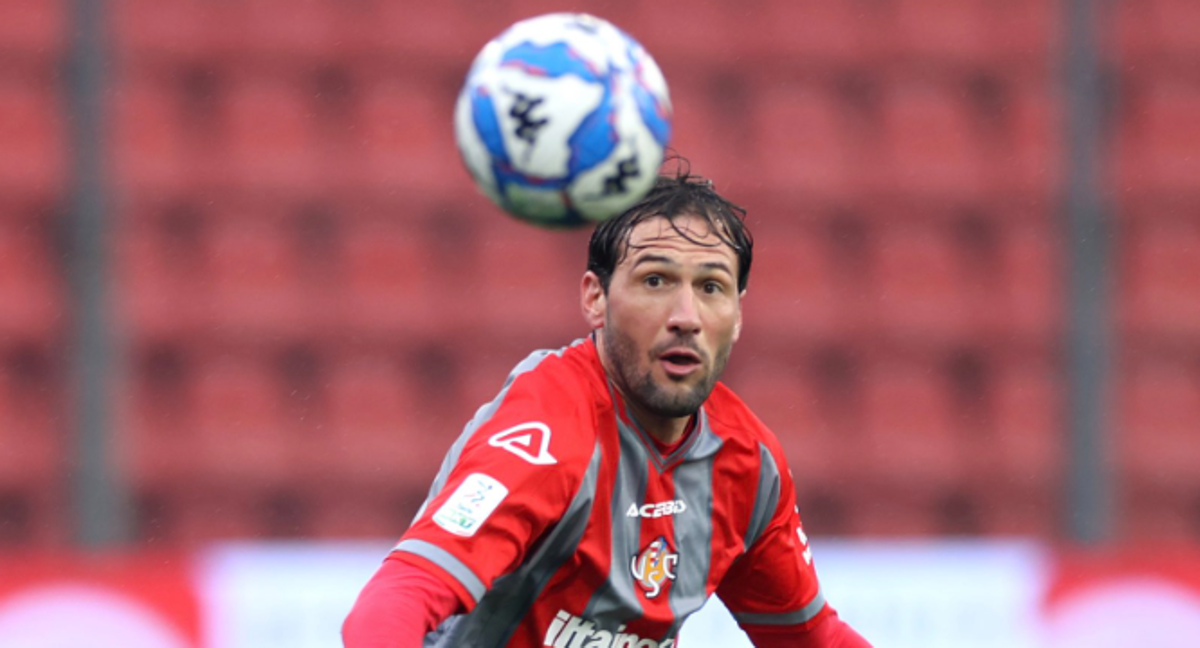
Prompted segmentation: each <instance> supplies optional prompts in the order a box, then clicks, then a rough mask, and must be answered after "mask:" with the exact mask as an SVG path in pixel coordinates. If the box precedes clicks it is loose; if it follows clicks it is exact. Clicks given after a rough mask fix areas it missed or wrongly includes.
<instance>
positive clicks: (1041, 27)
mask: <svg viewBox="0 0 1200 648" xmlns="http://www.w3.org/2000/svg"><path fill="white" fill-rule="evenodd" d="M891 4H892V7H891V11H892V12H891V15H890V16H889V18H890V19H891V20H890V21H889V23H890V24H889V27H890V29H888V30H887V32H886V34H885V35H884V36H883V39H884V40H885V42H886V45H885V46H884V48H885V51H886V52H887V55H888V57H889V60H892V61H898V62H901V63H911V64H920V65H935V66H936V65H951V66H969V67H993V68H996V67H1005V66H1017V67H1018V69H1024V70H1028V69H1034V70H1046V71H1048V69H1047V68H1048V63H1049V61H1050V60H1051V58H1052V56H1053V55H1054V44H1055V41H1056V40H1057V29H1058V20H1057V16H1056V13H1057V11H1058V10H1057V8H1056V7H1054V6H1053V5H1050V4H1047V3H1045V2H1040V1H1038V0H1019V1H1016V2H1004V3H996V2H991V1H989V0H898V1H896V2H893V3H891Z"/></svg>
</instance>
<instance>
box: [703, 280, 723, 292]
mask: <svg viewBox="0 0 1200 648" xmlns="http://www.w3.org/2000/svg"><path fill="white" fill-rule="evenodd" d="M704 292H705V294H708V295H717V294H720V293H722V292H725V286H722V285H721V282H719V281H706V282H704Z"/></svg>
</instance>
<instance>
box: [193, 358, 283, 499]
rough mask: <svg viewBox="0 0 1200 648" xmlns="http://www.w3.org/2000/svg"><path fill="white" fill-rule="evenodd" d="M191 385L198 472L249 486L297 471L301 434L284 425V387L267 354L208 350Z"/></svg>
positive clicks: (210, 477) (270, 482)
mask: <svg viewBox="0 0 1200 648" xmlns="http://www.w3.org/2000/svg"><path fill="white" fill-rule="evenodd" d="M194 388H195V396H194V401H193V403H194V410H193V412H192V420H193V421H194V423H195V426H196V428H195V432H196V443H195V445H194V446H193V447H194V449H195V454H194V455H193V456H192V457H191V461H192V462H193V465H194V466H195V467H196V468H197V469H198V471H199V472H200V473H201V474H202V475H204V476H205V477H206V478H208V479H213V480H219V481H226V480H229V482H230V483H240V484H245V485H247V486H250V485H269V484H280V483H286V482H287V480H289V479H291V478H293V477H294V476H295V475H296V474H297V459H299V457H300V455H301V445H302V443H303V438H302V436H301V435H299V434H298V433H297V430H295V429H292V428H289V427H288V421H287V417H286V413H285V410H284V405H285V398H284V397H285V393H284V392H285V390H284V387H283V384H282V383H281V381H280V376H279V375H278V373H277V372H276V370H275V367H274V366H272V364H271V363H269V362H267V359H266V358H263V357H256V356H255V355H254V354H252V353H249V352H247V351H245V350H241V351H236V352H234V351H231V352H228V353H213V354H211V355H210V357H206V358H202V359H201V361H200V362H198V363H197V366H196V381H195V387H194ZM234 480H236V481H234Z"/></svg>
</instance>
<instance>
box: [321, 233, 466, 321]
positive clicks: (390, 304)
mask: <svg viewBox="0 0 1200 648" xmlns="http://www.w3.org/2000/svg"><path fill="white" fill-rule="evenodd" d="M343 244H344V247H343V250H342V259H343V263H344V268H343V272H344V275H343V276H344V282H345V283H344V286H345V290H344V292H343V293H342V294H341V295H335V296H333V297H332V299H333V300H334V302H333V304H337V306H336V307H335V308H336V312H335V313H334V314H335V315H336V316H337V317H338V320H339V321H340V322H341V323H343V324H345V325H348V326H349V327H350V328H351V329H353V330H358V331H362V332H365V333H374V334H380V335H384V336H394V335H405V334H415V335H424V334H428V333H431V332H433V331H435V330H437V328H438V327H439V326H440V324H441V321H442V319H441V317H442V312H443V305H442V302H443V301H445V300H448V299H451V298H452V297H453V295H452V294H445V293H444V292H442V291H441V289H442V286H440V285H439V284H438V283H437V282H438V276H439V272H438V270H437V266H436V265H435V264H436V263H439V262H442V263H452V261H450V260H447V259H441V260H438V259H436V258H434V257H433V256H432V255H431V254H430V251H429V249H428V245H427V244H426V242H425V241H424V239H423V237H422V236H421V232H420V230H419V229H418V228H416V227H413V225H412V223H411V222H402V221H400V220H399V219H372V220H356V221H351V222H350V223H349V224H348V225H347V227H346V228H345V229H344V231H343ZM458 290H459V287H455V289H454V290H453V291H450V292H452V293H453V292H457V291H458Z"/></svg>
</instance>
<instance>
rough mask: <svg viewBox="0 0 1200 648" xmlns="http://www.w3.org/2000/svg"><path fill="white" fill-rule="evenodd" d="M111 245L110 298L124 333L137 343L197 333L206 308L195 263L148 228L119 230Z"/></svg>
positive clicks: (145, 225) (133, 226)
mask: <svg viewBox="0 0 1200 648" xmlns="http://www.w3.org/2000/svg"><path fill="white" fill-rule="evenodd" d="M115 246H116V247H115V251H116V254H115V255H114V258H113V262H114V272H115V283H116V290H115V295H114V298H115V299H116V300H117V304H118V308H117V312H116V315H117V317H118V318H120V323H121V324H122V326H123V328H124V329H125V330H126V331H127V332H128V333H129V334H130V335H131V336H133V337H135V338H140V337H147V336H149V337H157V336H163V335H167V336H172V335H179V334H187V333H195V332H197V331H198V329H199V328H200V327H201V325H202V323H203V321H204V320H203V317H204V306H205V304H204V300H203V298H202V293H201V291H200V289H201V287H202V285H203V282H204V276H203V274H202V273H201V272H199V268H198V267H197V265H196V259H195V258H194V257H193V258H191V259H188V258H187V255H186V254H180V250H178V249H177V248H175V247H174V246H172V245H171V244H170V243H169V242H167V241H166V240H164V236H163V235H162V233H161V232H160V231H159V228H156V227H155V226H154V225H153V224H151V223H136V224H133V223H131V224H129V225H127V226H126V227H125V228H122V230H121V232H120V235H119V236H118V237H117V239H116V241H115ZM197 246H199V242H197Z"/></svg>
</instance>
